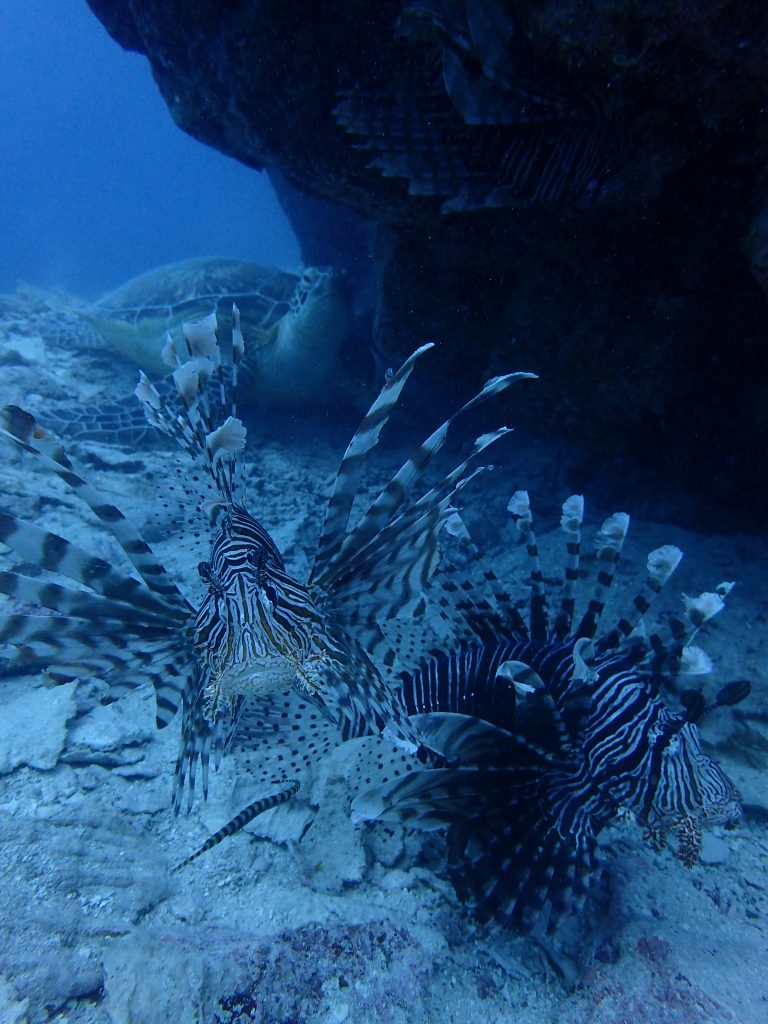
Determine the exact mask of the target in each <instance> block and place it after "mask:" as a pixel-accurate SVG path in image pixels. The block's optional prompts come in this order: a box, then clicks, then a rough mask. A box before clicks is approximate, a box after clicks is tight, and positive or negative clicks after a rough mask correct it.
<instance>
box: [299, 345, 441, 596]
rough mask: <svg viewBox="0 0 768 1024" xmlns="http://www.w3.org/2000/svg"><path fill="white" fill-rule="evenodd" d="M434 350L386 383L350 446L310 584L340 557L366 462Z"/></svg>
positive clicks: (412, 358) (409, 362) (338, 476)
mask: <svg viewBox="0 0 768 1024" xmlns="http://www.w3.org/2000/svg"><path fill="white" fill-rule="evenodd" d="M433 347H434V346H433V344H428V345H422V346H421V347H420V348H418V349H416V351H415V352H413V353H412V354H411V355H410V356H409V357H408V358H407V359H406V360H405V362H404V363H403V365H402V366H401V367H400V369H399V370H398V371H397V372H396V373H394V374H392V376H391V377H390V378H389V379H388V380H386V381H385V383H384V386H383V387H382V389H381V391H380V393H379V395H378V397H377V398H376V400H375V401H374V403H373V405H372V406H371V407H370V409H369V410H368V412H367V413H366V415H365V416H364V417H363V421H362V423H361V424H360V426H359V427H358V429H357V430H356V431H355V434H354V436H353V437H352V440H351V441H350V442H349V445H348V446H347V450H346V451H345V453H344V456H343V458H342V460H341V465H340V466H339V471H338V473H337V474H336V480H335V481H334V485H333V490H332V491H331V496H330V498H329V500H328V506H327V508H326V512H325V520H324V522H323V526H322V530H321V531H320V539H319V541H318V544H317V551H316V554H315V563H314V566H313V568H312V573H311V576H310V580H315V579H317V578H318V577H319V576H320V575H322V573H323V572H324V571H325V570H326V568H327V567H328V566H329V565H330V564H331V563H332V562H333V561H334V560H335V559H336V558H337V557H338V555H339V550H340V548H341V545H342V543H343V541H344V538H345V537H346V535H347V530H348V527H349V517H350V514H351V512H352V504H353V502H354V499H355V494H356V493H357V482H358V480H359V477H360V473H361V471H362V468H363V466H364V464H365V460H366V458H367V457H368V455H369V454H370V452H371V450H372V449H373V448H374V447H375V446H376V444H377V443H378V440H379V435H380V434H381V431H382V430H383V428H384V426H385V425H386V423H387V421H388V420H389V417H390V415H391V413H392V410H393V409H394V407H395V405H396V404H397V401H398V399H399V398H400V394H401V392H402V390H403V388H404V387H405V385H406V382H407V381H408V378H409V377H410V375H411V372H412V371H413V368H414V366H415V365H416V360H417V359H419V358H420V357H421V356H422V355H424V353H425V352H428V351H429V349H431V348H433Z"/></svg>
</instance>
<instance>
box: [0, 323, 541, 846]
mask: <svg viewBox="0 0 768 1024" xmlns="http://www.w3.org/2000/svg"><path fill="white" fill-rule="evenodd" d="M430 347H431V346H424V347H423V348H421V349H419V350H418V351H417V352H415V353H414V354H413V355H412V356H411V357H410V358H409V359H408V360H406V362H405V363H404V364H403V366H401V367H400V369H399V370H398V371H397V372H396V373H394V374H392V375H391V377H390V378H389V379H388V380H387V382H386V383H385V385H384V387H383V388H382V390H381V393H380V395H379V396H378V398H377V399H376V401H375V402H374V403H373V405H372V406H371V408H370V410H369V412H368V413H367V415H366V417H365V418H364V420H363V422H362V424H361V426H360V428H359V429H358V431H357V432H356V434H355V435H354V437H353V439H352V441H351V443H350V445H349V447H348V449H347V452H346V454H345V456H344V458H343V460H342V463H341V466H340V468H339V471H338V474H337V478H336V481H335V484H334V488H333V492H332V494H331V497H330V500H329V503H328V508H327V512H326V517H325V522H324V525H323V529H322V533H321V536H320V540H319V544H318V548H317V552H316V556H315V560H314V565H313V568H312V571H311V575H310V577H309V579H308V580H307V581H306V582H304V583H302V582H300V581H298V580H297V579H295V578H294V577H293V576H291V574H290V573H289V572H288V571H287V570H286V567H285V564H284V561H283V558H282V555H281V553H280V551H279V549H278V547H277V546H276V544H275V542H274V540H273V539H272V537H271V536H270V534H269V533H268V531H267V530H266V529H265V528H264V527H263V526H262V525H261V524H260V523H259V522H258V521H257V520H256V519H255V518H254V517H253V516H252V515H251V513H250V512H249V510H248V505H247V499H246V495H245V470H244V456H243V449H244V447H245V442H246V431H245V428H244V426H243V424H242V422H241V421H240V420H239V419H238V418H237V409H236V399H237V376H238V365H239V362H240V359H241V357H242V355H243V352H244V340H243V335H242V332H241V329H240V320H239V314H238V312H237V310H236V309H235V310H234V313H233V330H232V345H231V354H230V355H229V356H227V357H226V360H225V359H224V357H223V356H222V351H221V349H220V347H219V344H218V340H217V337H216V318H215V314H214V315H213V316H211V317H208V318H207V319H206V320H203V321H200V322H197V323H191V324H185V325H184V331H183V342H182V343H181V344H177V343H175V342H173V341H172V339H170V338H169V339H168V342H167V344H166V346H165V349H164V350H163V358H164V360H165V361H166V363H167V364H168V365H169V367H170V368H171V370H172V376H173V385H174V387H173V390H174V392H175V396H176V397H175V402H174V403H173V404H172V403H171V400H170V399H169V398H166V397H165V391H167V390H168V389H167V388H166V389H165V391H164V392H163V394H161V392H160V391H159V390H158V389H157V388H156V387H155V386H154V385H153V384H152V383H151V382H150V381H149V380H148V379H147V377H146V376H145V375H144V374H141V377H140V381H139V384H138V386H137V388H136V394H137V397H138V398H139V400H140V402H141V403H142V405H143V407H144V411H145V414H146V417H147V420H148V421H149V423H150V424H151V425H152V426H153V427H155V428H156V429H157V430H159V431H160V432H162V433H164V434H166V435H169V436H170V437H172V438H173V439H174V440H175V442H176V443H177V444H178V445H179V447H180V448H181V449H182V450H183V451H184V452H185V453H186V454H187V455H188V456H189V457H190V458H191V460H193V462H194V463H195V464H196V465H197V466H199V467H202V469H203V470H204V472H205V473H206V474H207V476H208V477H209V479H210V480H211V481H212V484H213V497H207V498H205V499H204V500H201V501H200V502H199V511H200V512H201V513H202V514H204V516H205V518H206V521H207V522H208V523H209V524H210V530H211V538H212V539H211V546H210V554H209V557H208V559H207V560H206V561H203V562H201V563H200V564H199V567H198V570H199V574H200V577H201V579H202V581H203V583H204V585H205V587H206V589H207V592H206V594H205V596H204V597H203V599H202V601H200V602H199V603H198V604H197V605H195V604H193V603H192V602H191V601H190V600H188V599H187V597H186V596H185V595H184V593H183V591H182V589H181V588H180V587H179V586H178V585H177V583H176V582H175V581H174V580H173V579H172V578H171V577H170V574H169V573H168V572H167V571H166V569H165V568H164V567H163V565H162V564H161V563H160V562H159V561H158V559H157V558H156V557H155V555H154V554H153V552H152V551H151V549H150V547H149V545H148V544H147V543H146V541H145V540H144V538H143V537H142V536H141V535H140V533H139V532H138V531H137V530H136V529H135V528H134V527H133V526H132V525H131V524H130V522H129V520H128V519H126V517H125V516H124V515H123V514H122V513H121V512H120V510H119V509H118V508H116V506H115V505H113V504H112V503H111V502H110V501H109V500H107V499H106V498H105V497H104V496H103V495H101V494H100V493H99V492H98V491H97V490H96V489H95V488H94V487H93V486H91V484H89V483H88V482H87V480H86V479H85V477H84V476H83V475H81V473H80V472H79V471H78V470H77V469H76V468H75V467H74V465H73V463H72V462H71V460H70V458H69V457H68V456H67V454H66V453H65V451H64V450H63V448H62V447H61V446H60V444H59V443H58V441H56V440H55V439H54V438H52V437H51V436H50V435H49V434H48V433H47V432H46V431H45V429H44V428H43V427H41V426H40V424H38V423H37V421H36V420H35V419H34V417H32V416H31V415H30V414H29V413H26V412H24V411H23V410H21V409H19V408H17V407H14V406H9V407H6V409H5V410H4V411H3V413H2V420H0V430H1V431H2V434H3V435H4V436H5V437H6V438H7V439H9V440H10V441H11V442H12V443H14V444H15V445H16V446H17V447H18V448H21V449H23V450H24V451H26V452H28V453H30V454H31V455H33V456H34V457H36V458H37V459H39V460H42V461H43V462H44V463H45V464H46V465H47V466H48V468H49V469H50V470H51V471H52V472H53V473H54V474H56V475H57V476H58V477H60V478H61V479H62V480H63V481H64V482H65V483H66V484H67V485H68V486H69V487H70V488H71V489H72V490H73V491H74V492H75V494H76V495H77V496H78V497H79V498H81V499H82V500H83V501H84V502H85V503H86V504H87V505H88V506H89V507H90V508H91V509H92V510H93V511H94V513H95V514H96V516H97V517H98V519H99V520H100V522H101V524H103V526H104V527H105V528H106V529H107V530H108V531H109V532H110V533H111V534H112V536H113V537H114V538H115V539H116V540H117V541H118V543H119V544H120V546H121V547H122V549H123V551H124V552H125V554H126V555H127V557H128V558H129V559H130V561H131V563H132V565H133V567H134V570H135V575H129V574H124V573H121V572H119V571H118V570H116V569H114V568H112V567H111V566H110V565H109V564H108V563H107V562H106V561H104V560H102V559H99V558H96V557H93V556H92V555H91V554H89V553H88V552H87V551H85V550H84V549H82V548H79V547H77V546H76V545H74V544H72V543H71V542H70V541H67V540H66V539H64V538H63V537H60V536H58V535H56V534H53V533H51V532H49V531H46V530H43V529H41V528H39V527H36V526H34V525H33V524H30V523H26V522H24V521H22V520H20V519H18V518H16V517H14V516H12V515H10V514H3V515H2V516H0V540H2V542H3V543H4V544H5V545H6V546H7V547H9V548H11V549H12V550H13V551H14V552H15V554H16V555H18V556H20V557H21V558H22V559H23V560H25V561H29V562H32V563H34V564H36V565H37V566H38V567H39V568H40V569H42V570H45V571H47V572H49V573H56V574H58V575H59V576H64V577H67V578H68V579H70V580H71V581H73V582H74V583H75V584H76V587H69V586H66V585H61V584H59V583H53V582H49V581H47V580H46V579H32V578H29V577H27V576H25V575H23V574H22V573H20V572H5V573H3V574H1V575H0V590H2V591H3V592H4V593H5V594H7V595H9V596H11V597H13V598H17V599H19V600H21V601H24V602H26V603H28V604H32V605H37V606H39V607H41V608H47V609H50V610H52V611H53V612H55V613H56V615H55V616H54V617H51V616H46V617H41V616H39V615H35V614H31V615H28V614H15V615H13V614H12V615H7V616H5V617H3V618H2V619H1V620H0V644H2V645H5V647H4V648H3V647H0V655H2V656H3V657H4V658H5V659H7V660H10V661H11V662H12V663H15V664H17V665H19V666H21V667H25V668H46V669H48V671H49V674H50V676H51V677H52V678H53V679H54V680H55V679H57V678H58V679H60V680H63V679H67V678H72V677H73V676H78V675H81V674H84V673H95V674H97V675H100V676H102V677H103V678H104V679H105V680H106V681H107V682H108V684H109V686H110V696H111V697H117V696H119V695H120V694H121V693H123V692H125V691H127V690H129V689H131V688H133V687H136V686H138V685H139V684H141V683H143V682H145V681H146V680H150V681H151V682H152V683H153V685H154V689H155V694H156V698H157V724H158V726H159V727H161V728H162V727H165V726H167V725H168V724H169V723H170V721H171V720H172V719H173V718H174V717H175V715H176V713H177V712H178V711H179V709H181V711H182V726H181V748H180V753H179V757H178V762H177V767H176V775H175V786H174V798H173V801H174V807H175V809H176V810H177V811H178V809H179V807H180V804H181V802H182V799H183V794H184V791H185V789H186V790H187V793H188V806H191V803H192V799H193V793H194V787H195V777H196V772H197V769H198V767H200V768H201V769H202V776H203V778H202V782H203V791H204V794H206V795H207V791H208V770H209V762H210V759H211V756H212V755H213V757H214V760H215V762H216V763H218V760H219V759H220V758H221V756H222V754H223V753H224V752H225V751H226V750H227V749H229V748H231V747H232V746H233V744H234V745H235V746H237V744H240V745H241V746H244V747H245V748H246V749H247V747H248V745H249V743H250V744H252V746H253V749H254V751H256V750H258V752H259V754H261V753H262V752H264V751H265V750H266V747H265V745H264V744H263V743H261V741H262V740H263V738H264V733H265V731H266V732H267V733H270V732H271V727H270V723H271V722H273V721H274V720H275V719H279V717H280V714H281V712H280V711H279V708H280V707H281V706H282V705H281V703H280V702H281V701H283V702H286V704H285V706H287V702H290V701H291V700H293V701H294V703H295V700H296V698H295V696H291V694H293V695H296V694H299V695H300V696H301V698H302V699H304V700H305V702H306V703H305V704H302V705H300V707H301V708H302V710H304V709H306V706H307V704H308V705H309V707H310V709H313V715H314V714H317V715H320V716H322V717H323V718H324V719H325V720H327V721H328V722H330V723H331V724H332V726H333V727H334V729H336V730H337V731H338V733H339V736H340V737H343V736H354V735H361V734H363V733H365V732H374V733H385V734H386V735H388V736H390V737H391V738H393V739H394V740H395V742H398V743H401V744H403V745H404V746H406V747H407V748H408V749H412V748H413V746H414V745H415V744H416V743H417V742H418V738H417V737H416V736H415V733H414V730H413V727H412V725H411V723H410V722H409V720H408V718H407V715H406V712H405V709H404V707H403V705H402V701H401V699H400V697H399V694H398V693H397V692H396V690H395V688H394V686H393V685H392V684H393V680H394V678H395V677H394V675H392V666H393V665H394V664H395V654H394V652H393V651H392V650H391V648H389V647H388V645H387V642H386V640H385V637H384V635H383V633H382V631H381V628H380V622H381V621H383V620H386V619H388V618H394V617H396V616H402V615H405V614H408V613H411V612H414V611H416V610H418V607H419V605H420V602H421V601H422V598H421V593H422V590H423V589H424V587H425V586H426V585H427V583H428V582H429V579H430V577H431V576H432V574H433V573H434V570H435V568H436V565H437V562H438V545H437V536H438V533H439V532H440V530H441V529H442V526H443V524H444V523H445V521H446V519H447V518H448V517H449V516H450V515H451V514H452V513H453V509H452V505H453V503H454V501H455V499H456V495H457V492H458V491H459V490H460V489H461V488H462V487H463V486H464V484H465V483H466V482H467V481H468V479H470V478H471V476H473V475H474V473H476V472H477V471H478V468H477V467H476V466H475V465H474V464H475V462H476V460H477V458H478V456H479V455H480V454H481V453H482V452H483V451H484V450H485V449H486V448H487V447H488V446H489V445H490V444H491V443H493V442H494V441H495V440H497V439H498V438H499V437H501V436H503V434H505V433H506V430H505V429H501V430H498V431H496V432H495V433H492V434H487V435H484V436H482V437H481V438H479V439H478V440H477V442H476V443H475V446H474V448H473V450H472V451H471V452H470V453H469V455H468V456H467V458H466V459H465V460H464V461H463V462H461V463H460V464H458V465H457V466H455V468H454V469H453V470H452V471H451V472H449V473H448V474H447V475H446V476H445V477H443V478H442V479H441V480H439V482H438V483H436V484H434V485H433V486H432V487H431V488H429V489H428V490H426V491H424V492H423V493H421V494H418V493H414V489H415V485H416V483H417V482H418V480H419V478H420V477H421V475H422V474H423V472H424V470H425V469H426V467H427V466H428V465H429V463H430V462H431V460H432V459H433V457H434V456H435V455H436V453H437V452H438V451H439V450H440V448H441V447H442V445H443V442H444V440H445V438H446V435H447V432H448V429H449V427H450V425H451V423H452V421H453V420H454V419H455V418H456V416H458V415H460V414H461V413H462V412H464V411H465V410H467V409H469V408H471V407H473V406H474V405H475V404H477V403H478V402H480V401H482V400H484V399H485V398H488V397H490V396H492V395H495V394H497V393H499V392H501V391H503V390H504V389H506V388H507V387H509V386H510V385H511V384H512V383H513V382H514V381H516V380H518V379H521V378H524V377H529V376H532V375H530V374H510V375H507V376H505V377H500V378H495V379H494V380H492V381H489V382H488V383H487V384H486V385H485V387H484V388H483V389H482V390H481V392H480V393H479V394H478V395H477V396H475V398H473V399H472V400H471V401H470V402H468V403H467V404H466V405H465V406H464V407H463V408H462V409H460V410H459V411H458V412H457V413H455V414H454V416H452V417H450V419H448V420H447V421H446V422H445V423H443V424H442V425H441V426H440V427H439V428H438V430H436V431H435V432H434V433H433V434H432V435H431V436H430V437H429V438H427V440H426V441H424V442H423V443H422V444H421V445H420V446H419V447H418V448H417V449H416V451H415V452H414V454H413V455H412V456H411V458H410V459H408V460H407V461H406V463H405V464H404V465H403V466H402V467H401V469H400V470H399V471H398V473H397V474H396V475H395V477H394V478H393V479H392V480H391V481H390V482H389V483H388V484H387V485H386V486H385V487H384V489H383V490H382V492H381V494H380V495H379V496H378V498H377V499H376V500H375V501H374V502H373V503H372V504H371V505H370V506H369V507H368V508H367V509H365V510H364V511H363V512H362V514H361V515H360V516H359V517H358V519H357V521H356V522H355V524H354V526H350V515H351V512H352V506H353V502H354V499H355V495H356V491H357V481H358V478H359V473H360V471H361V469H362V466H363V463H364V461H365V459H366V457H367V456H368V454H369V453H370V451H371V450H372V448H373V447H374V446H375V445H376V443H377V441H378V438H379V434H380V432H381V430H382V428H383V427H384V426H385V424H386V422H387V420H388V419H389V416H390V414H391V412H392V410H393V408H394V406H395V405H396V403H397V401H398V398H399V396H400V393H401V391H402V389H403V387H404V385H405V383H406V381H407V380H408V377H409V375H410V373H411V371H412V369H413V367H414V365H415V363H416V360H417V359H418V358H420V356H421V355H422V354H423V353H424V352H425V351H426V350H427V349H428V348H430ZM225 364H228V372H227V365H225ZM390 676H392V677H391V678H390ZM276 702H277V703H276ZM276 708H277V709H278V710H277V711H276V710H275V709H276ZM282 714H283V716H284V715H285V713H284V712H282ZM257 740H258V743H257ZM291 742H292V743H294V742H296V741H294V740H292V741H291ZM312 746H314V745H313V744H310V747H312ZM267 755H268V751H267V754H266V755H265V756H267ZM291 755H292V758H288V759H285V760H286V763H285V764H278V762H281V761H283V758H282V756H279V757H277V758H276V759H275V764H276V767H275V769H274V773H273V775H272V776H271V777H270V779H269V782H270V783H273V784H275V785H277V784H283V785H284V789H283V790H282V793H281V794H280V795H279V798H280V799H282V798H286V799H287V798H288V797H289V796H290V795H291V794H292V793H294V792H295V791H296V788H297V784H298V783H297V779H298V775H299V774H300V769H301V767H302V765H305V764H308V763H310V762H311V760H312V758H313V757H314V756H316V752H315V751H313V750H312V749H308V750H298V749H294V750H291ZM267 759H268V756H267ZM275 799H276V798H275V796H274V794H273V795H272V796H270V797H268V798H266V799H264V800H258V801H256V802H255V803H254V804H253V805H251V806H250V807H249V808H247V809H246V810H245V811H244V812H242V813H241V815H239V816H238V817H237V818H236V819H234V821H233V823H231V826H227V827H226V828H225V830H222V833H221V834H217V836H220V837H222V838H223V834H225V833H226V834H229V832H231V831H234V830H235V829H236V828H237V827H240V826H241V825H242V824H244V823H245V821H247V820H250V817H253V816H254V814H256V813H259V812H260V811H261V810H263V809H265V808H266V807H267V806H273V805H274V803H275ZM216 839H217V837H214V840H216ZM209 845H213V842H211V841H209V844H206V848H208V847H209Z"/></svg>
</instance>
